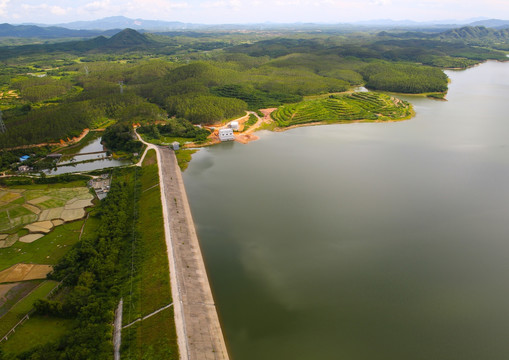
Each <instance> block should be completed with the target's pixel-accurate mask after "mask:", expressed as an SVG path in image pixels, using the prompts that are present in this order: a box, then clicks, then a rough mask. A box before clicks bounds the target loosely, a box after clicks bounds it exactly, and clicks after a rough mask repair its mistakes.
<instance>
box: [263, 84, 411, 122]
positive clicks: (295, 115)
mask: <svg viewBox="0 0 509 360" xmlns="http://www.w3.org/2000/svg"><path fill="white" fill-rule="evenodd" d="M271 116H272V118H273V119H274V120H275V122H276V123H277V125H278V127H281V128H285V127H289V126H296V125H303V124H310V123H339V122H350V121H361V120H362V121H371V122H375V121H394V120H405V119H409V118H410V117H412V116H413V110H412V107H411V105H410V104H409V103H408V102H406V101H403V100H400V99H397V98H395V97H392V96H390V95H386V94H379V93H373V92H356V93H352V94H347V95H331V96H330V97H329V98H325V99H315V100H308V101H302V102H299V103H296V104H289V105H283V106H280V107H279V108H278V109H277V110H276V111H274V112H273V113H272V115H271Z"/></svg>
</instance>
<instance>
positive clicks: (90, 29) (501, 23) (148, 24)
mask: <svg viewBox="0 0 509 360" xmlns="http://www.w3.org/2000/svg"><path fill="white" fill-rule="evenodd" d="M2 26H3V27H4V28H3V29H1V28H0V37H9V36H11V37H40V38H56V37H92V36H98V35H105V36H111V35H113V34H114V33H116V32H119V31H120V30H119V29H125V28H130V29H135V30H138V31H141V32H143V31H149V32H164V31H181V30H209V31H211V30H212V31H213V30H216V31H219V30H245V29H249V30H270V29H316V30H319V29H327V30H329V29H340V30H341V29H351V28H353V27H359V26H362V27H377V28H425V27H430V28H442V29H452V28H457V27H460V26H485V27H490V28H508V27H509V20H500V19H479V18H477V19H470V20H463V21H459V20H442V21H428V22H416V21H411V20H398V21H395V20H389V19H381V20H371V21H360V22H354V23H338V24H318V23H293V24H286V23H285V24H283V23H280V24H279V23H261V24H222V25H207V24H192V23H183V22H179V21H162V20H145V19H130V18H127V17H124V16H112V17H107V18H103V19H98V20H92V21H75V22H69V23H63V24H56V25H47V24H21V25H17V26H13V25H9V24H3V25H2ZM8 26H11V28H8ZM115 29H117V30H115ZM105 31H109V32H110V33H109V34H108V33H104V32H105Z"/></svg>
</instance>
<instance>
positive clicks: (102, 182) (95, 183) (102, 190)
mask: <svg viewBox="0 0 509 360" xmlns="http://www.w3.org/2000/svg"><path fill="white" fill-rule="evenodd" d="M88 186H90V187H91V188H93V189H94V191H95V194H96V195H97V197H98V198H99V200H102V199H104V198H105V197H106V196H107V195H108V192H109V191H110V186H111V177H110V175H109V174H102V175H101V176H99V177H97V178H95V179H92V180H90V181H89V182H88Z"/></svg>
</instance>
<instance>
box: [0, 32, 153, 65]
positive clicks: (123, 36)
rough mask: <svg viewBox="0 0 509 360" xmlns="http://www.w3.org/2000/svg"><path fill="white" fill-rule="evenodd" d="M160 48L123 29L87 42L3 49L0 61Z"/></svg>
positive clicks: (143, 36)
mask: <svg viewBox="0 0 509 360" xmlns="http://www.w3.org/2000/svg"><path fill="white" fill-rule="evenodd" d="M161 46H162V45H161V44H158V43H156V42H154V41H153V40H151V39H149V37H148V36H147V35H145V34H140V33H139V32H137V31H136V30H132V29H124V30H122V31H120V32H118V33H116V34H115V35H113V36H112V37H110V38H106V37H105V36H102V35H101V36H98V37H95V38H93V39H89V40H79V41H67V42H62V43H56V44H35V45H23V46H8V47H3V48H0V59H8V58H12V57H16V56H26V55H32V54H41V53H46V54H52V53H69V54H75V55H79V54H85V53H87V52H91V51H93V52H102V53H114V52H125V51H139V50H150V49H157V48H161Z"/></svg>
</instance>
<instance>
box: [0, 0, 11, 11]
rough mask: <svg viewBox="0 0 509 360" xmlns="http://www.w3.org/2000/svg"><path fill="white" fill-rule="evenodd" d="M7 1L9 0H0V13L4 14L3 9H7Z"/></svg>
mask: <svg viewBox="0 0 509 360" xmlns="http://www.w3.org/2000/svg"><path fill="white" fill-rule="evenodd" d="M9 1H10V0H0V15H5V14H6V11H5V9H7V4H8V3H9Z"/></svg>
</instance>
